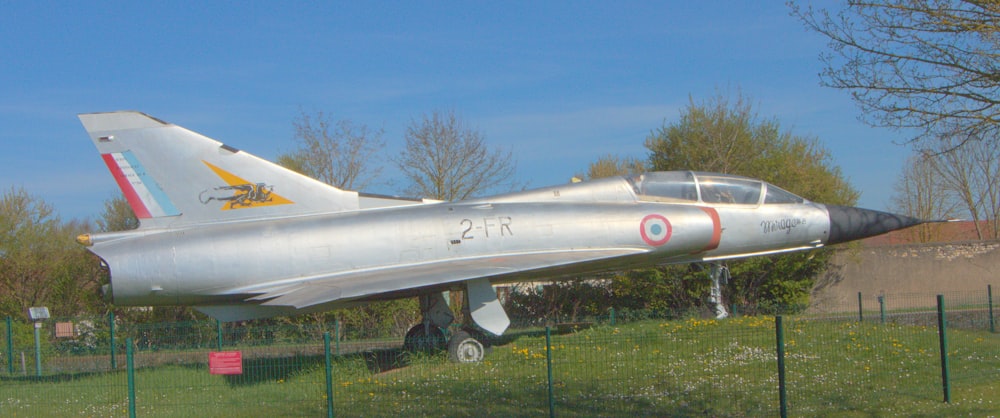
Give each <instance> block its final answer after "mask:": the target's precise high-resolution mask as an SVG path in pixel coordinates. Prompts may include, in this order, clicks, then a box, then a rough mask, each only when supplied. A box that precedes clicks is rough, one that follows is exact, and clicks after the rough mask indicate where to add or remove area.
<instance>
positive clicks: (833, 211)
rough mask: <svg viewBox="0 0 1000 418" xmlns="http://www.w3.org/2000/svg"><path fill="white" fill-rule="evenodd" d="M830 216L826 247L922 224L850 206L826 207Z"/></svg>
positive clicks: (904, 217) (910, 219)
mask: <svg viewBox="0 0 1000 418" xmlns="http://www.w3.org/2000/svg"><path fill="white" fill-rule="evenodd" d="M826 210H827V212H829V214H830V237H829V238H828V239H827V240H826V243H827V245H829V244H838V243H841V242H847V241H853V240H857V239H862V238H868V237H872V236H875V235H880V234H884V233H886V232H891V231H895V230H897V229H903V228H908V227H911V226H914V225H919V224H922V223H924V221H922V220H919V219H916V218H911V217H909V216H903V215H895V214H892V213H886V212H879V211H877V210H869V209H861V208H855V207H850V206H830V205H828V206H827V207H826Z"/></svg>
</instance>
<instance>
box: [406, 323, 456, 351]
mask: <svg viewBox="0 0 1000 418" xmlns="http://www.w3.org/2000/svg"><path fill="white" fill-rule="evenodd" d="M445 341H446V339H445V336H444V330H443V329H441V328H438V327H436V326H434V325H424V324H417V325H415V326H413V328H410V330H409V331H407V332H406V337H405V338H403V350H406V351H411V352H421V353H427V352H433V351H438V350H441V349H443V348H444V347H445Z"/></svg>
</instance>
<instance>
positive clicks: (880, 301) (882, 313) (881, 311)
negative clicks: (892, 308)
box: [878, 296, 885, 324]
mask: <svg viewBox="0 0 1000 418" xmlns="http://www.w3.org/2000/svg"><path fill="white" fill-rule="evenodd" d="M878 316H879V318H880V319H881V321H882V323H883V324H885V296H879V297H878Z"/></svg>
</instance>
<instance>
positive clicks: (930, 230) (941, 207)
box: [892, 154, 956, 242]
mask: <svg viewBox="0 0 1000 418" xmlns="http://www.w3.org/2000/svg"><path fill="white" fill-rule="evenodd" d="M935 164H936V161H935V158H934V156H933V155H922V154H917V155H914V156H911V157H910V158H909V159H908V160H907V162H906V166H904V167H903V172H902V173H900V175H899V178H898V179H897V180H896V187H894V190H895V192H894V193H893V196H892V202H893V207H894V208H895V209H894V210H893V211H894V212H896V213H902V214H904V215H907V216H912V217H914V218H917V219H946V218H948V217H951V214H952V211H953V210H954V208H955V206H956V205H955V203H954V199H952V198H951V197H950V196H949V194H948V193H947V188H946V186H945V184H944V182H942V181H941V176H940V175H939V174H938V172H937V168H935ZM939 226H940V225H939V224H922V225H919V226H917V227H914V228H910V229H908V230H906V231H904V232H903V233H907V234H912V237H913V240H914V241H916V242H931V241H934V240H936V239H938V238H939V232H940V231H939V230H940V228H939Z"/></svg>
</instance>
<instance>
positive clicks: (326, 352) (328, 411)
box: [323, 332, 333, 418]
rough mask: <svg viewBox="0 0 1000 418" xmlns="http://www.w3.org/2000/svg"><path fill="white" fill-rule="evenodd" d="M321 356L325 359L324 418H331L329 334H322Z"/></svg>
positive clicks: (331, 378)
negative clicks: (325, 417) (326, 417)
mask: <svg viewBox="0 0 1000 418" xmlns="http://www.w3.org/2000/svg"><path fill="white" fill-rule="evenodd" d="M323 355H324V356H325V357H326V416H328V417H330V418H333V362H332V361H330V333H329V332H324V333H323Z"/></svg>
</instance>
